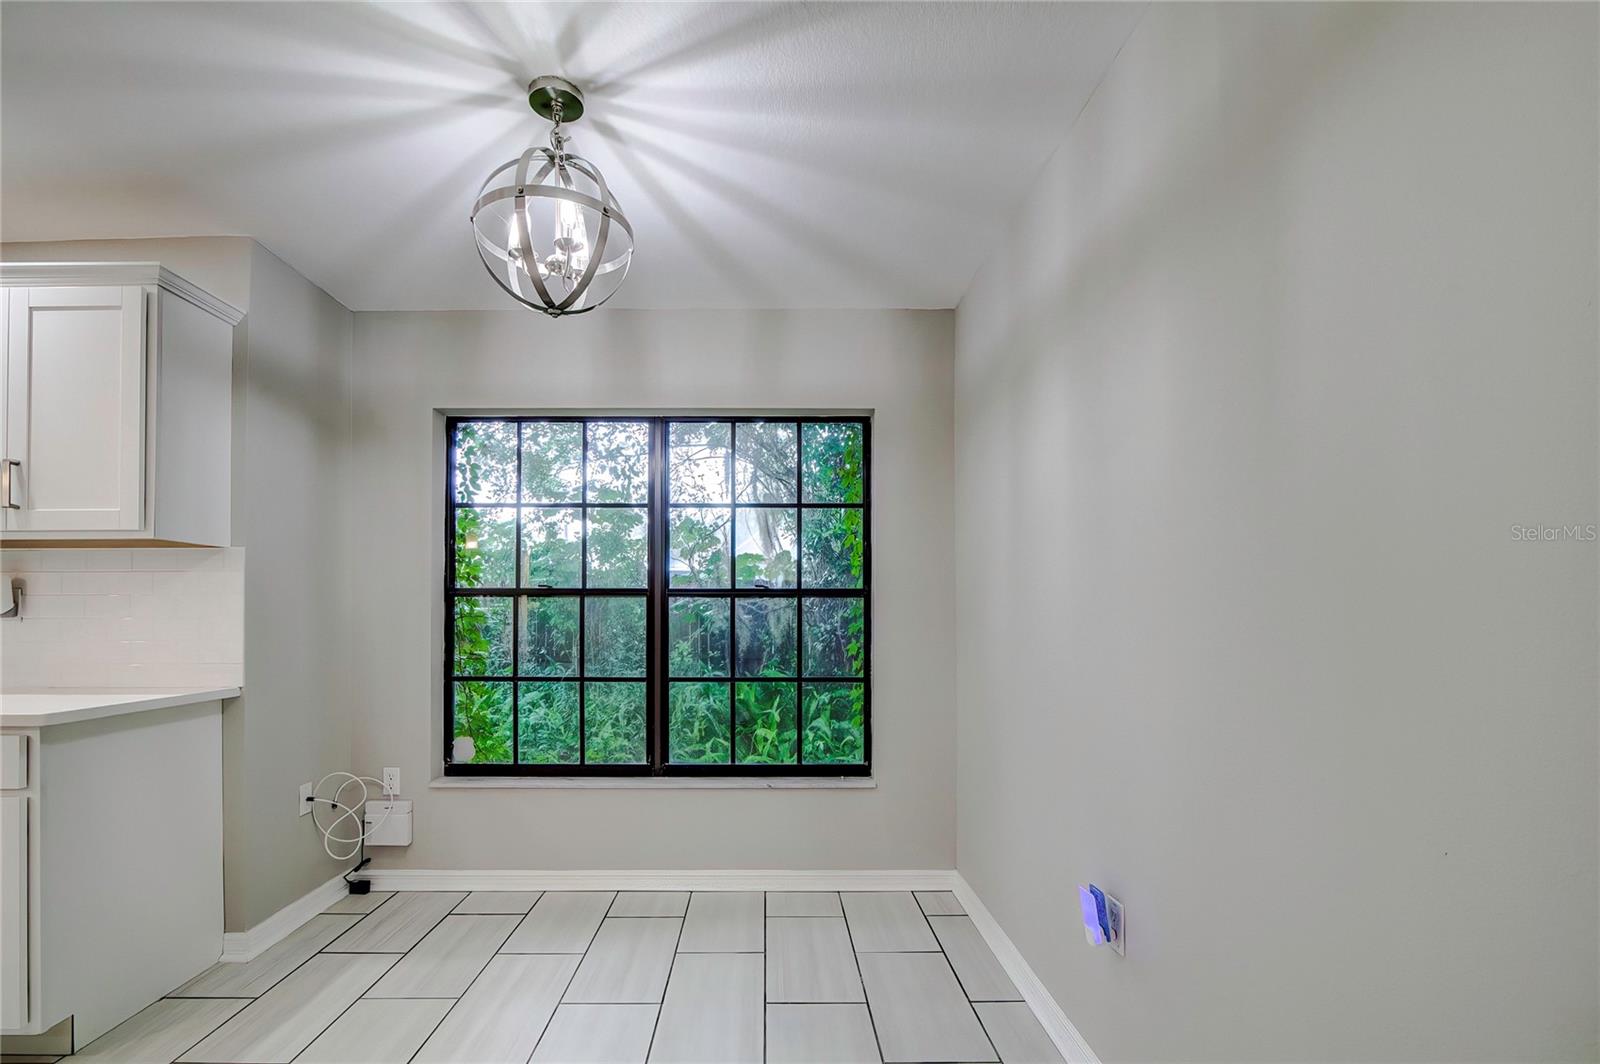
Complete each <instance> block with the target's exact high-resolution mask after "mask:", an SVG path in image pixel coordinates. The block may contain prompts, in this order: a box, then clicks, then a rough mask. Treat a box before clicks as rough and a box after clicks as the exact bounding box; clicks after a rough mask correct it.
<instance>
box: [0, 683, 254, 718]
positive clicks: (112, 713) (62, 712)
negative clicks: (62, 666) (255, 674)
mask: <svg viewBox="0 0 1600 1064" xmlns="http://www.w3.org/2000/svg"><path fill="white" fill-rule="evenodd" d="M238 694H239V688H237V687H163V688H155V687H138V688H112V687H32V688H21V689H18V690H15V691H0V726H4V727H7V728H43V727H46V726H48V725H51V724H75V723H77V722H79V721H85V720H99V719H101V718H103V717H120V716H123V715H124V714H127V713H146V712H149V711H150V710H152V709H167V708H169V707H171V706H188V705H193V704H194V703H196V702H215V701H217V700H218V699H222V698H235V697H237V696H238Z"/></svg>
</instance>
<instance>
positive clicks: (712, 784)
mask: <svg viewBox="0 0 1600 1064" xmlns="http://www.w3.org/2000/svg"><path fill="white" fill-rule="evenodd" d="M877 786H878V781H877V779H876V778H875V777H872V776H766V777H760V776H720V777H719V776H437V777H435V778H434V779H433V780H431V781H430V782H429V783H428V788H429V789H430V790H450V791H482V790H499V789H503V788H510V789H522V790H546V791H548V790H576V791H583V790H623V791H632V790H638V791H691V790H704V791H727V790H768V791H788V790H794V791H824V790H846V791H860V790H874V789H876V788H877Z"/></svg>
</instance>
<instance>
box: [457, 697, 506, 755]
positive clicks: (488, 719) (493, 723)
mask: <svg viewBox="0 0 1600 1064" xmlns="http://www.w3.org/2000/svg"><path fill="white" fill-rule="evenodd" d="M454 713H455V737H456V738H457V739H462V738H466V739H471V740H472V745H473V746H474V747H475V750H474V752H473V755H472V761H471V764H474V765H504V764H508V763H510V761H511V684H509V683H486V682H484V681H482V680H471V681H464V682H460V683H457V684H456V685H455V698H454Z"/></svg>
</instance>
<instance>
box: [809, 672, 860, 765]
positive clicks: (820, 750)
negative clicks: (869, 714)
mask: <svg viewBox="0 0 1600 1064" xmlns="http://www.w3.org/2000/svg"><path fill="white" fill-rule="evenodd" d="M866 690H867V689H866V687H865V685H863V684H859V683H808V684H804V685H803V686H802V687H801V699H802V701H803V703H804V704H803V707H802V709H803V713H804V716H805V732H804V733H805V740H804V742H805V762H806V764H808V765H859V764H861V762H862V760H863V758H864V756H865V751H866V741H865V740H864V739H863V737H862V722H863V721H864V720H865V719H866Z"/></svg>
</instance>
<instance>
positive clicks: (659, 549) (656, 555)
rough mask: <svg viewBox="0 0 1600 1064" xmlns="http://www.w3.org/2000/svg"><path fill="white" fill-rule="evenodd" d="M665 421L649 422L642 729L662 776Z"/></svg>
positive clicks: (664, 723) (652, 761)
mask: <svg viewBox="0 0 1600 1064" xmlns="http://www.w3.org/2000/svg"><path fill="white" fill-rule="evenodd" d="M666 431H667V423H666V419H665V418H659V417H658V418H651V419H650V477H649V494H648V507H647V509H646V511H645V513H646V520H647V522H648V525H647V529H648V539H649V543H650V545H649V548H648V558H649V562H648V569H647V573H646V581H645V584H646V588H647V599H648V601H647V604H646V607H645V610H646V617H645V644H646V645H645V692H646V694H645V697H646V701H647V707H646V710H647V711H646V714H645V728H646V730H647V732H648V741H647V743H646V750H647V751H648V757H647V760H648V761H649V763H650V772H651V774H652V775H657V776H659V775H661V773H662V771H663V766H664V765H665V764H666V760H667V753H666V751H667V683H666V673H667V629H668V625H667V593H666V580H667V569H668V562H667V553H668V541H667V514H668V510H667V507H666V505H665V500H666V494H667V470H666Z"/></svg>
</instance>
